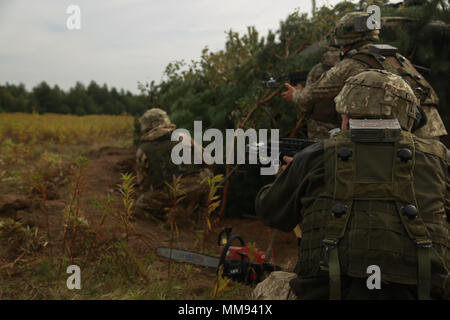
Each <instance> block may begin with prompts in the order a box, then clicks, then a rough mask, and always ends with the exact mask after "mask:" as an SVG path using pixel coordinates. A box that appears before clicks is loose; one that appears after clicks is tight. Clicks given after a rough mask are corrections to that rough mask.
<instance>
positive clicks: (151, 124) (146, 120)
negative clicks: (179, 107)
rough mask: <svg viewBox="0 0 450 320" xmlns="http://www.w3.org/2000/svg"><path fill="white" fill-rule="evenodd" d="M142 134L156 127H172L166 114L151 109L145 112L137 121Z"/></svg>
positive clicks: (156, 109) (162, 111)
mask: <svg viewBox="0 0 450 320" xmlns="http://www.w3.org/2000/svg"><path fill="white" fill-rule="evenodd" d="M139 122H140V123H141V130H142V132H147V131H150V130H153V129H155V128H158V127H172V126H173V124H172V122H170V120H169V117H168V116H167V113H166V112H165V111H164V110H161V109H158V108H153V109H150V110H147V111H146V112H145V113H144V115H143V116H142V117H141V118H140V119H139Z"/></svg>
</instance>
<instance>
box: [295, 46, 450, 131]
mask: <svg viewBox="0 0 450 320" xmlns="http://www.w3.org/2000/svg"><path fill="white" fill-rule="evenodd" d="M369 45H370V44H366V45H364V46H361V47H360V48H357V50H358V51H365V50H367V48H368V46H369ZM367 69H370V66H368V65H367V64H366V63H364V62H362V61H360V60H356V59H352V58H345V57H344V59H343V60H342V61H340V62H339V63H337V64H336V65H335V66H334V67H333V68H331V69H330V70H328V71H327V72H326V73H324V74H323V75H322V76H321V77H320V78H319V80H317V81H316V82H315V83H313V84H312V85H310V86H307V87H305V88H304V89H303V90H297V91H295V92H294V94H293V97H292V98H293V101H294V103H295V104H296V105H297V111H298V112H299V113H300V114H306V115H310V114H312V113H313V112H317V111H315V110H314V108H320V106H327V105H328V106H331V105H333V106H334V98H335V97H336V96H337V95H338V94H339V92H340V91H341V89H342V87H343V86H344V84H345V81H346V80H347V79H348V78H349V77H351V76H354V75H357V74H359V73H361V72H362V71H364V70H367ZM394 73H395V72H394ZM433 93H434V91H433ZM433 95H434V96H436V94H435V93H434V94H433ZM437 103H438V101H437ZM422 108H423V110H424V112H425V113H426V115H427V118H428V122H427V124H426V125H425V126H424V127H423V128H421V129H419V130H418V131H416V132H415V134H416V135H417V136H419V137H423V138H433V137H439V136H443V135H446V134H447V131H446V129H445V126H444V123H443V122H442V119H441V117H440V115H439V112H438V110H437V109H436V106H435V105H422Z"/></svg>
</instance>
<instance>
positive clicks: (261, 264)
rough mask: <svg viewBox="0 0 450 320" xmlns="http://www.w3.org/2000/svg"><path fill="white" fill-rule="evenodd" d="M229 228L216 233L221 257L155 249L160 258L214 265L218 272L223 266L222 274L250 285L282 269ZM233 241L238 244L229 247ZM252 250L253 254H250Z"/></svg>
mask: <svg viewBox="0 0 450 320" xmlns="http://www.w3.org/2000/svg"><path fill="white" fill-rule="evenodd" d="M231 231H232V228H231V227H225V228H223V229H222V231H221V232H220V234H219V236H218V239H217V243H218V245H219V246H220V247H221V253H220V257H215V256H210V255H205V254H202V253H197V252H193V251H187V250H183V249H175V248H168V247H160V248H158V249H157V253H158V255H159V256H160V257H163V258H168V259H171V260H174V261H177V262H182V263H188V264H192V265H197V266H202V267H208V268H214V269H216V272H217V273H219V270H220V269H221V268H222V276H223V277H227V278H231V279H233V280H235V281H239V282H243V283H246V284H250V285H253V284H257V283H259V282H261V281H262V280H264V278H265V276H266V275H267V274H269V273H271V272H273V271H281V268H280V267H279V266H276V265H273V264H270V263H268V262H267V259H266V255H265V253H264V251H260V250H258V249H257V248H251V247H250V245H249V244H248V243H245V242H244V240H243V238H242V237H241V236H240V235H238V234H234V235H231ZM236 240H237V241H239V243H240V245H241V246H240V247H235V246H232V244H233V242H234V241H236ZM251 251H253V253H252V254H251V255H250V253H251Z"/></svg>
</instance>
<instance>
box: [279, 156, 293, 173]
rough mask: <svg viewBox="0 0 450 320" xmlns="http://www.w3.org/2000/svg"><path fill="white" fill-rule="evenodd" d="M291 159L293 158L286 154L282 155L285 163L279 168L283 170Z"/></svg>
mask: <svg viewBox="0 0 450 320" xmlns="http://www.w3.org/2000/svg"><path fill="white" fill-rule="evenodd" d="M292 160H294V158H292V157H287V156H285V157H283V161H284V163H286V164H285V165H282V166H281V170H283V171H284V170H285V169H286V167H287V166H288V164H289V163H291V162H292Z"/></svg>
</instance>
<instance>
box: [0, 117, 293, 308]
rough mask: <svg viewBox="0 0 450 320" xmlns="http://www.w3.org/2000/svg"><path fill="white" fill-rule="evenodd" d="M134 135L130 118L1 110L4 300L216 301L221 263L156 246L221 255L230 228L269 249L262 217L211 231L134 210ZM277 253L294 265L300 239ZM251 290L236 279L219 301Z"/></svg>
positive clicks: (0, 291) (282, 239)
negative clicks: (186, 259) (187, 261)
mask: <svg viewBox="0 0 450 320" xmlns="http://www.w3.org/2000/svg"><path fill="white" fill-rule="evenodd" d="M132 136H133V118H132V117H129V116H85V117H76V116H63V115H52V114H50V115H37V114H0V299H211V298H213V296H214V292H213V291H214V286H215V284H216V275H215V271H214V270H212V269H206V268H200V267H192V266H188V265H183V264H177V263H168V262H167V261H164V260H162V259H160V258H159V257H157V255H156V254H155V249H156V248H157V247H159V246H168V245H169V244H170V243H171V242H173V246H174V247H179V248H185V249H189V250H195V251H201V250H202V248H203V247H204V252H205V253H208V254H211V255H218V254H219V248H218V247H217V244H216V237H217V234H218V232H219V231H220V229H221V228H222V227H223V226H225V225H231V226H233V228H234V230H233V231H234V232H237V233H240V234H241V235H242V236H243V237H244V239H245V240H247V241H250V242H254V243H255V245H256V246H257V247H259V248H261V249H265V248H266V247H267V246H268V242H269V233H268V230H267V229H266V228H265V227H263V225H262V224H261V223H260V222H258V221H256V220H243V219H234V220H226V219H222V220H221V221H220V222H219V223H218V224H217V225H215V226H214V228H213V230H212V231H211V232H208V231H207V228H206V227H205V223H204V221H203V220H199V221H183V220H182V217H180V218H179V219H180V220H179V221H174V222H173V223H172V224H168V223H165V222H162V221H158V220H155V219H153V218H151V217H140V216H135V215H134V214H133V211H132V209H131V210H129V209H127V208H130V207H129V206H128V207H127V205H130V204H131V208H132V201H133V199H134V197H135V194H134V188H133V185H132V181H133V180H132V179H133V174H134V165H135V153H136V149H135V148H134V147H132ZM130 182H131V183H130ZM127 183H128V184H127ZM120 191H122V192H120ZM125 199H128V200H126V201H128V202H126V201H125V203H124V200H125ZM171 227H173V230H174V232H171ZM274 252H275V259H276V261H275V262H276V263H277V264H279V265H281V266H282V267H285V268H287V269H292V267H293V264H294V262H295V260H296V259H295V257H296V248H295V239H294V236H293V235H292V234H280V235H279V236H277V238H276V241H275V250H274ZM69 265H78V266H80V268H81V272H82V289H81V290H74V291H71V290H69V289H67V286H66V280H67V278H68V276H69V275H68V274H67V273H66V269H67V267H68V266H69ZM250 293H251V288H250V287H248V286H245V285H242V284H239V283H233V282H232V283H230V284H229V285H228V286H226V287H224V288H222V289H221V290H220V291H219V292H216V296H215V298H217V299H249V298H250Z"/></svg>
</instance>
